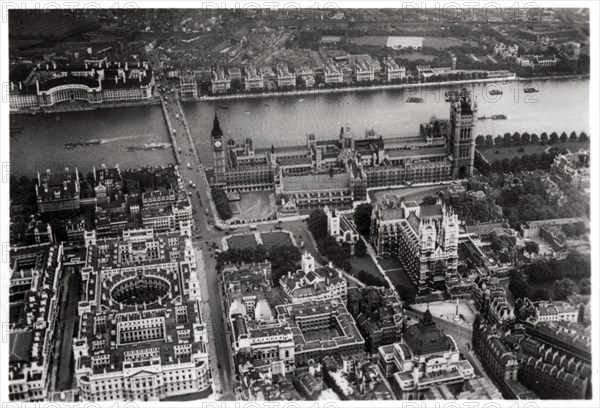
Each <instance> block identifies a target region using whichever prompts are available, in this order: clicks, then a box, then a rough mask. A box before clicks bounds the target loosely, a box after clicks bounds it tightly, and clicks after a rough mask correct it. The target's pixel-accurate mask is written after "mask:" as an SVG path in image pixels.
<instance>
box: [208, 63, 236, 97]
mask: <svg viewBox="0 0 600 408" xmlns="http://www.w3.org/2000/svg"><path fill="white" fill-rule="evenodd" d="M229 88H231V80H230V78H229V75H228V74H227V73H226V72H225V69H223V67H217V68H215V69H214V70H213V71H212V79H211V81H210V90H211V92H212V93H213V94H218V93H225V92H227V90H228V89H229Z"/></svg>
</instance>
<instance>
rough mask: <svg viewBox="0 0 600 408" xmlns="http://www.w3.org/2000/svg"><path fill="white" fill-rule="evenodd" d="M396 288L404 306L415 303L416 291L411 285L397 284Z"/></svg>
mask: <svg viewBox="0 0 600 408" xmlns="http://www.w3.org/2000/svg"><path fill="white" fill-rule="evenodd" d="M397 289H398V295H400V300H402V301H403V302H404V307H408V306H410V305H412V304H413V303H415V299H416V297H417V291H416V290H415V289H414V288H413V287H412V286H407V285H399V286H398V287H397Z"/></svg>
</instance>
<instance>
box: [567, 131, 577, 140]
mask: <svg viewBox="0 0 600 408" xmlns="http://www.w3.org/2000/svg"><path fill="white" fill-rule="evenodd" d="M569 140H570V141H571V142H574V141H576V140H577V133H575V131H572V132H571V134H570V135H569Z"/></svg>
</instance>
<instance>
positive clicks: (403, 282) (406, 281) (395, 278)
mask: <svg viewBox="0 0 600 408" xmlns="http://www.w3.org/2000/svg"><path fill="white" fill-rule="evenodd" d="M386 275H387V276H388V278H390V280H391V281H392V283H393V284H394V286H395V287H396V288H399V287H401V286H408V287H410V288H413V289H415V290H416V287H415V285H413V283H412V281H411V280H410V278H409V277H408V275H407V274H406V272H405V271H404V269H393V270H390V271H386Z"/></svg>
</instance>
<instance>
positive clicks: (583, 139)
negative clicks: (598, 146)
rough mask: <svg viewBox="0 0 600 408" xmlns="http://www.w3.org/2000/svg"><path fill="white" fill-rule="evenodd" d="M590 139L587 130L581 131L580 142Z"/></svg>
mask: <svg viewBox="0 0 600 408" xmlns="http://www.w3.org/2000/svg"><path fill="white" fill-rule="evenodd" d="M588 140H589V139H588V135H587V133H585V132H581V133H580V134H579V141H580V142H587V141H588Z"/></svg>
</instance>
